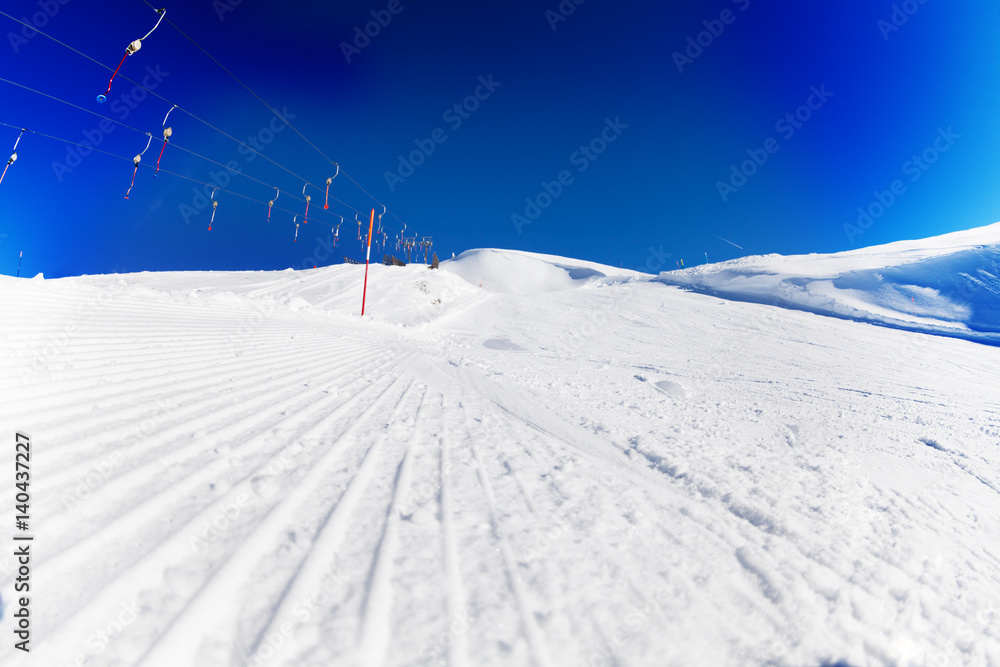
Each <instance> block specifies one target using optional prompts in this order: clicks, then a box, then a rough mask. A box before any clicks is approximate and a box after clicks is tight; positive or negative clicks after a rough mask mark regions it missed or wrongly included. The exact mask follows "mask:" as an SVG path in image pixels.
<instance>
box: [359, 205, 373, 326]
mask: <svg viewBox="0 0 1000 667" xmlns="http://www.w3.org/2000/svg"><path fill="white" fill-rule="evenodd" d="M374 226H375V209H372V217H371V219H370V220H369V221H368V253H367V254H366V255H365V287H364V291H362V292H361V316H362V317H364V316H365V299H366V298H367V297H368V262H369V261H370V260H371V258H372V227H374Z"/></svg>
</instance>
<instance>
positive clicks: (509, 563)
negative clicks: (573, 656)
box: [468, 437, 552, 667]
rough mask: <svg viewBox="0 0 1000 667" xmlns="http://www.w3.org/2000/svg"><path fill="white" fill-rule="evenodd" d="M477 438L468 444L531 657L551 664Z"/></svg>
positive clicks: (545, 666)
mask: <svg viewBox="0 0 1000 667" xmlns="http://www.w3.org/2000/svg"><path fill="white" fill-rule="evenodd" d="M474 439H475V438H474V437H470V439H469V443H468V444H469V448H470V449H471V451H472V456H473V458H474V459H475V461H476V466H477V470H476V472H477V474H478V476H479V482H480V485H481V487H482V491H483V495H484V496H485V498H486V505H487V508H488V510H489V519H490V524H491V526H492V529H493V536H494V539H496V541H497V544H498V546H499V548H500V552H501V555H502V557H503V562H504V569H505V571H506V575H507V583H508V585H509V586H510V588H511V591H512V592H513V593H514V598H515V600H516V601H517V610H518V613H519V615H520V617H521V628H522V630H523V631H524V637H525V639H526V640H527V642H528V648H529V650H530V652H531V660H532V663H533V664H534V665H535V667H550V666H551V665H552V663H551V662H550V660H549V658H548V652H547V649H546V647H545V644H544V642H543V641H542V637H541V632H540V631H539V629H538V624H537V623H536V622H535V617H534V612H533V611H532V610H531V608H530V607H529V603H528V598H527V592H526V591H525V590H524V585H523V584H522V583H521V581H520V579H519V578H518V577H517V573H516V572H515V569H514V564H515V560H514V556H513V554H512V553H511V550H510V545H509V544H508V543H507V539H506V538H505V537H504V533H503V531H502V529H501V528H500V524H499V522H498V520H497V505H496V498H495V496H494V495H493V486H492V485H491V484H490V480H489V476H488V473H487V472H486V467H485V466H484V465H483V460H482V458H481V457H480V456H479V450H478V449H477V448H476V446H475V444H474V442H473V440H474Z"/></svg>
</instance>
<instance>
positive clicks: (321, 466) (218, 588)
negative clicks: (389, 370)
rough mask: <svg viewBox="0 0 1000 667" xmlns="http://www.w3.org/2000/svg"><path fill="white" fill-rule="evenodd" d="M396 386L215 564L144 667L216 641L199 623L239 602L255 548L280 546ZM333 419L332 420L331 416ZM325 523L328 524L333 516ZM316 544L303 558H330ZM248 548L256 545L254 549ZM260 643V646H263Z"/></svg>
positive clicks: (375, 401)
mask: <svg viewBox="0 0 1000 667" xmlns="http://www.w3.org/2000/svg"><path fill="white" fill-rule="evenodd" d="M394 384H395V381H390V383H389V385H388V386H387V387H386V388H385V389H384V390H383V391H382V393H380V394H379V395H378V396H377V397H376V398H374V399H373V400H372V402H371V403H370V404H369V406H368V407H367V408H366V409H365V411H364V412H363V413H362V414H360V415H358V416H357V418H355V419H354V420H353V421H352V423H351V425H350V426H349V427H348V428H347V430H346V431H344V432H343V433H342V434H341V435H339V436H338V437H337V439H336V440H335V441H334V444H333V445H332V446H330V447H329V448H328V449H327V450H326V452H324V453H323V454H322V455H321V457H320V459H319V460H318V461H315V462H314V463H313V464H311V465H310V466H309V468H308V471H307V473H306V475H305V477H303V478H302V479H300V480H298V481H297V482H296V484H295V486H294V488H293V489H292V490H291V492H290V493H288V494H287V495H285V496H283V497H282V499H281V500H280V501H279V502H278V503H277V504H276V505H275V506H273V507H272V508H271V509H269V510H268V511H267V512H266V514H265V515H264V518H263V519H261V520H260V521H258V522H257V524H256V525H255V526H254V528H253V530H252V532H250V533H248V534H245V535H243V536H242V537H241V542H242V545H241V546H238V547H237V548H236V549H235V550H234V551H233V552H231V553H230V554H229V555H228V557H227V558H226V559H225V561H224V563H222V564H221V565H217V566H216V567H215V568H214V569H213V571H212V572H211V574H210V575H209V578H208V579H207V580H206V581H205V582H204V584H203V585H202V587H201V588H200V589H199V590H198V591H197V593H196V594H195V595H194V596H193V598H192V599H189V600H188V602H187V603H186V604H185V606H184V608H183V609H181V610H180V611H178V613H177V614H175V615H174V616H173V619H172V621H171V622H170V624H169V625H168V626H167V627H166V628H165V629H164V630H163V632H161V633H160V635H159V636H158V638H157V640H156V642H155V643H154V644H153V646H151V647H150V649H149V651H148V652H147V653H146V654H145V655H144V656H143V658H142V662H143V663H144V664H149V665H153V666H155V665H164V667H170V666H171V665H174V664H176V650H177V646H178V645H179V644H182V643H188V644H195V642H194V641H193V638H194V637H199V636H200V637H212V638H213V639H218V629H217V628H205V627H204V626H201V627H199V623H203V619H204V618H206V617H208V616H210V615H212V613H213V605H217V604H218V601H219V600H233V599H234V598H236V597H238V593H239V589H240V588H241V587H243V586H245V585H246V582H248V581H249V580H250V578H251V577H250V575H251V574H252V572H253V569H254V566H255V565H256V564H257V562H258V559H259V554H258V553H257V550H259V547H257V546H256V545H261V544H263V545H271V544H274V543H275V542H277V541H278V539H279V535H280V534H281V533H282V532H284V531H286V530H287V528H288V526H289V525H293V524H294V521H293V519H294V518H295V515H296V512H297V510H298V509H299V507H300V506H303V505H305V504H306V503H308V502H309V499H310V496H312V495H314V494H315V491H316V487H317V486H318V484H319V483H320V482H321V481H322V479H323V477H324V476H325V475H326V474H327V473H328V472H329V468H330V466H331V465H334V464H336V463H337V462H338V461H339V460H340V457H341V456H342V455H343V454H344V452H345V450H346V449H347V448H348V447H349V446H350V445H351V444H352V442H351V441H350V439H351V438H352V437H353V435H354V433H355V432H356V431H358V430H360V429H361V427H362V426H363V425H365V424H366V422H365V418H366V417H370V416H371V415H373V414H374V413H375V412H376V410H377V408H378V407H379V404H380V403H382V402H383V398H384V397H385V396H386V394H387V393H388V392H389V390H390V389H391V388H392V386H393V385H394ZM405 393H406V390H405V389H404V392H403V394H404V395H405ZM332 416H333V415H330V417H332ZM328 419H329V417H328V418H325V419H323V420H321V421H320V422H319V423H317V424H316V425H315V426H313V427H312V430H319V429H320V428H321V426H322V425H324V423H325V422H326V421H327V420H328ZM331 421H332V420H331ZM377 446H378V443H376V444H373V445H372V446H371V447H370V448H369V450H368V452H367V453H366V455H365V460H368V457H369V456H371V457H372V458H373V459H375V458H377V452H373V450H375V449H376V448H377ZM362 466H364V462H362ZM359 475H362V477H361V479H360V480H359V479H358V476H359ZM355 482H358V483H359V484H360V485H361V486H362V487H363V486H364V485H365V484H366V483H367V476H366V475H364V474H363V473H361V471H360V469H359V471H358V473H356V474H355V476H354V478H352V485H353V484H354V483H355ZM358 493H359V492H358ZM346 494H347V491H345V492H344V494H342V496H341V499H340V501H339V502H338V503H336V504H335V505H334V506H333V507H334V511H335V510H336V508H337V507H339V506H340V505H341V504H342V503H343V502H344V500H345V498H344V496H345V495H346ZM356 496H357V493H356V494H354V495H353V496H352V497H351V498H349V499H348V500H349V501H354V502H356ZM353 504H354V503H353V502H352V503H351V504H350V505H348V506H345V507H346V510H344V511H346V513H347V514H348V515H349V514H350V511H351V509H353ZM326 519H329V514H328V515H327V517H326ZM326 519H325V520H324V524H325V523H326ZM322 530H323V526H321V527H320V531H322ZM336 537H339V536H336ZM315 540H316V538H314V541H313V543H312V544H311V545H310V546H309V549H308V551H307V552H306V557H305V558H306V559H307V560H308V558H309V555H310V554H317V555H321V554H326V553H328V552H326V551H323V550H320V549H317V548H316V547H317V545H316V541H315ZM250 545H254V546H253V547H251V546H250ZM293 599H294V598H293ZM236 622H237V620H236V618H235V617H230V618H229V619H228V623H227V625H232V626H235V625H236ZM234 631H235V628H232V629H231V631H230V632H227V633H226V635H229V634H231V633H232V632H234ZM257 644H258V645H259V642H258V643H257ZM158 648H159V649H160V650H159V651H158V650H157V649H158ZM257 648H258V646H256V645H255V646H254V647H253V649H252V650H253V651H254V652H256V650H257ZM170 651H174V652H175V653H174V655H171V654H170V653H169V652H170ZM192 657H194V656H192Z"/></svg>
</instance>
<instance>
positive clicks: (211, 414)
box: [45, 356, 389, 485]
mask: <svg viewBox="0 0 1000 667" xmlns="http://www.w3.org/2000/svg"><path fill="white" fill-rule="evenodd" d="M358 358H359V359H361V357H360V356H359V357H358ZM386 363H389V362H386ZM363 365H364V360H361V361H360V362H359V363H358V364H355V365H354V366H353V367H350V370H356V369H358V368H360V367H361V366H363ZM381 365H384V364H380V366H381ZM319 368H321V369H323V370H324V371H327V372H326V374H325V375H322V376H317V375H316V370H315V369H312V370H303V371H299V372H297V373H294V374H292V375H288V376H284V377H282V378H281V381H282V384H280V385H275V384H268V385H264V387H265V388H264V389H262V390H259V391H258V393H257V394H256V395H254V396H252V397H251V398H249V399H248V398H247V397H246V396H244V397H243V398H241V400H240V401H239V402H234V398H233V397H232V396H230V395H228V394H215V395H213V396H212V398H210V399H207V400H196V399H192V400H190V401H188V402H187V403H186V404H183V405H179V406H176V407H174V406H171V408H170V409H169V412H168V414H169V415H170V424H164V425H162V426H161V428H159V429H157V430H156V431H155V432H154V433H150V434H148V435H147V437H146V438H145V439H144V440H143V445H144V447H148V446H149V445H150V443H151V442H166V441H168V440H169V439H170V438H175V437H182V436H185V435H189V434H190V433H192V432H198V431H199V430H201V428H202V426H201V425H202V424H204V423H205V422H206V421H209V422H212V423H219V422H224V423H225V420H226V418H231V417H237V416H239V415H241V414H242V413H244V412H246V413H249V414H251V415H258V414H259V412H258V410H259V409H260V408H263V407H267V405H268V404H271V405H274V404H275V402H276V400H281V401H284V400H285V397H286V395H292V396H297V395H301V394H303V393H305V392H302V391H301V387H302V386H303V380H307V381H308V382H307V384H310V385H317V386H324V385H325V384H327V383H328V382H329V381H330V380H332V379H334V378H337V377H340V376H342V375H345V373H344V367H326V366H325V365H320V366H319ZM265 374H266V372H265V373H262V374H260V375H258V376H255V378H263V377H264V375H265ZM255 378H250V379H247V381H248V382H253V381H254V379H255ZM269 379H270V378H269ZM359 379H360V378H357V377H355V378H354V380H353V381H352V384H353V382H357V381H358V380H359ZM220 384H223V385H224V386H228V385H229V384H230V383H229V382H228V381H226V382H224V383H220ZM180 393H182V394H183V395H185V396H187V395H190V394H191V391H190V390H189V389H188V388H187V387H185V388H184V389H183V390H182V391H181V392H180ZM157 400H158V401H162V400H164V399H163V398H162V397H161V398H158V399H157ZM303 400H305V401H308V400H314V398H313V397H306V398H304V399H303ZM280 405H286V404H285V403H284V402H282V403H280ZM222 406H225V407H224V408H222ZM250 406H252V407H250ZM220 408H222V409H220ZM161 409H162V410H164V411H166V410H167V409H166V408H161ZM245 420H247V418H242V419H241V420H239V421H245ZM228 426H230V423H225V425H223V426H221V427H219V428H217V429H216V430H210V431H206V435H212V434H214V433H216V432H218V431H223V430H225V429H226V428H228ZM123 431H124V433H123ZM134 434H135V427H134V426H120V427H113V428H109V429H106V430H103V431H101V432H99V433H97V434H94V435H91V436H83V437H81V438H80V439H79V441H77V442H75V443H73V444H72V445H67V446H66V447H64V448H61V449H63V450H64V449H66V448H69V447H72V448H73V449H71V450H70V452H65V451H58V452H52V453H55V454H58V455H59V456H60V457H65V456H68V455H71V454H72V453H74V451H75V450H83V451H84V452H87V451H88V450H89V451H90V452H91V454H92V455H91V456H90V457H89V458H82V459H76V460H73V461H72V462H71V463H70V465H67V466H64V467H62V468H57V469H55V470H53V471H51V472H49V473H47V476H46V478H45V481H46V483H47V484H48V483H51V484H53V485H56V484H58V483H59V482H60V481H62V480H61V478H62V477H63V476H68V475H70V473H77V472H78V471H79V469H80V468H83V469H84V470H85V471H87V470H89V469H90V468H91V465H90V464H91V462H92V461H94V460H104V459H107V458H108V457H109V456H113V455H115V454H117V453H120V452H121V451H123V450H127V449H128V448H129V447H131V445H125V444H123V445H121V446H119V447H115V448H105V449H97V448H95V447H94V446H93V444H92V443H91V442H90V440H97V441H98V442H100V441H107V440H118V439H119V438H126V437H128V436H130V435H134ZM196 444H197V443H193V444H192V445H191V446H196ZM52 453H47V454H48V455H51V454H52Z"/></svg>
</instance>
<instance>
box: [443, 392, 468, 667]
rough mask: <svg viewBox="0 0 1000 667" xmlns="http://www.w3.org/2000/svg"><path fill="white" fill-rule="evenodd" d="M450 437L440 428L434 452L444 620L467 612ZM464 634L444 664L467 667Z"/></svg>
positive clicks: (458, 636) (458, 635) (455, 641)
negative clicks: (438, 485) (437, 473)
mask: <svg viewBox="0 0 1000 667" xmlns="http://www.w3.org/2000/svg"><path fill="white" fill-rule="evenodd" d="M441 403H442V405H441V408H442V413H444V412H445V409H444V408H445V405H444V403H445V399H444V396H442V397H441ZM450 437H451V434H450V433H449V431H448V427H447V425H442V433H441V448H440V449H439V450H438V461H439V470H440V476H441V492H440V494H439V496H438V497H439V504H440V510H441V543H442V551H443V556H444V557H443V559H442V560H443V563H442V565H443V569H444V572H445V580H446V582H447V587H446V596H445V603H446V605H447V609H448V618H466V617H467V616H468V609H467V608H466V604H465V592H464V589H463V587H462V573H461V572H462V571H461V561H460V560H459V552H458V543H457V539H456V536H455V526H454V523H453V520H452V517H453V515H454V508H453V506H452V502H453V500H452V497H451V482H450V479H449V478H450V472H451V464H450V462H449V456H450V453H451V447H450V446H449V439H450ZM466 634H467V633H465V632H459V633H456V634H455V636H454V638H453V641H452V642H451V643H450V644H449V645H448V664H449V665H450V666H451V667H466V665H467V664H468V648H467V646H466Z"/></svg>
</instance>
